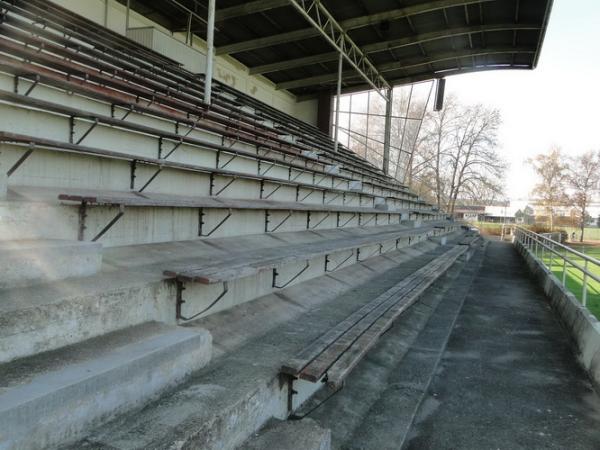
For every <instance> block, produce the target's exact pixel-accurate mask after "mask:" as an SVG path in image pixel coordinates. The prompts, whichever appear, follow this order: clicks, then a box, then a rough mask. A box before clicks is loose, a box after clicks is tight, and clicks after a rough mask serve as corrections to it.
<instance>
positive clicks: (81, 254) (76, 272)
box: [0, 241, 102, 289]
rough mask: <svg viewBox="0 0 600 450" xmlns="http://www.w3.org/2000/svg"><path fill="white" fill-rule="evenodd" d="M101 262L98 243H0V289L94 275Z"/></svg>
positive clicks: (100, 248) (100, 249)
mask: <svg viewBox="0 0 600 450" xmlns="http://www.w3.org/2000/svg"><path fill="white" fill-rule="evenodd" d="M101 263H102V245H101V244H99V243H92V242H77V241H75V242H72V241H12V242H8V243H2V242H0V289H7V288H11V287H18V286H27V285H31V284H39V283H44V282H47V281H55V280H62V279H65V278H72V277H86V276H90V275H94V274H96V273H97V272H98V271H99V270H100V265H101Z"/></svg>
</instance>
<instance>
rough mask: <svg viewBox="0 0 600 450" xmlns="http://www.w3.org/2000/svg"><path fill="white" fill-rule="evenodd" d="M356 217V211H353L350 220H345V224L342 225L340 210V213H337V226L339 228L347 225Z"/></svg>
mask: <svg viewBox="0 0 600 450" xmlns="http://www.w3.org/2000/svg"><path fill="white" fill-rule="evenodd" d="M355 217H356V213H352V217H350V218H349V219H348V220H346V221H345V222H344V224H343V225H340V213H339V212H338V213H337V227H338V228H341V227H345V226H346V225H348V224H349V223H350V221H351V220H352V219H354V218H355Z"/></svg>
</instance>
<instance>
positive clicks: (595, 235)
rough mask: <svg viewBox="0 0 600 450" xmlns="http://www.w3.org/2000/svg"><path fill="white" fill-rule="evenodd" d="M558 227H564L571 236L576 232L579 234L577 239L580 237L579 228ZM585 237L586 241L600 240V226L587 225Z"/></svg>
mask: <svg viewBox="0 0 600 450" xmlns="http://www.w3.org/2000/svg"><path fill="white" fill-rule="evenodd" d="M558 228H563V229H564V230H565V231H566V232H567V233H569V236H571V233H573V232H575V236H577V239H579V233H580V230H579V228H573V227H558ZM583 239H584V240H586V241H600V228H597V227H594V228H588V227H586V229H585V231H584V233H583Z"/></svg>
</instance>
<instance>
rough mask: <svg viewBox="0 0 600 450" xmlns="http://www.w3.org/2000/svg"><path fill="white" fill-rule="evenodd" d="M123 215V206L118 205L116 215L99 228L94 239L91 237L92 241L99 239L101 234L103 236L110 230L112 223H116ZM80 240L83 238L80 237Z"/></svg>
mask: <svg viewBox="0 0 600 450" xmlns="http://www.w3.org/2000/svg"><path fill="white" fill-rule="evenodd" d="M123 215H125V206H124V205H119V212H118V213H117V215H116V216H115V217H113V218H112V220H111V221H110V222H108V223H107V224H106V226H105V227H104V228H102V230H100V232H99V233H98V234H97V235H96V236H94V239H92V242H96V241H97V240H98V239H100V238H101V237H102V236H104V234H105V233H106V232H107V231H108V230H110V229H111V228H112V227H113V225H114V224H115V223H117V222H118V221H119V219H120V218H121V217H123ZM81 240H83V239H81Z"/></svg>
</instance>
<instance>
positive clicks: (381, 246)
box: [356, 243, 383, 262]
mask: <svg viewBox="0 0 600 450" xmlns="http://www.w3.org/2000/svg"><path fill="white" fill-rule="evenodd" d="M377 245H378V247H379V249H378V250H375V251H374V252H372V253H371V254H370V255H369V256H367V257H366V258H364V259H360V248H357V249H356V261H358V262H363V261H366V260H367V259H370V258H372V257H373V256H375V255H376V254H380V255H381V250H382V248H383V244H382V243H379V244H377Z"/></svg>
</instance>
